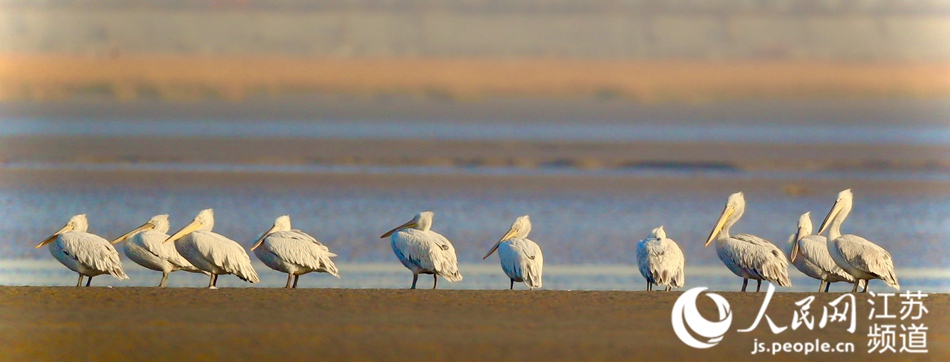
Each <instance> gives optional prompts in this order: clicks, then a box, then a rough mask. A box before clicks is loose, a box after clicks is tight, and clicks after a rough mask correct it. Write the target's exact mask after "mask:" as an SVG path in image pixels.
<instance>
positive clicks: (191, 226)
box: [164, 220, 201, 243]
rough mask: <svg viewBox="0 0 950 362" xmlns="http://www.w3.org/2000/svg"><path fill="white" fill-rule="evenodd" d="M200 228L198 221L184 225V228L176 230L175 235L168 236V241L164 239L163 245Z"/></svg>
mask: <svg viewBox="0 0 950 362" xmlns="http://www.w3.org/2000/svg"><path fill="white" fill-rule="evenodd" d="M200 227H201V222H200V221H198V220H195V221H192V222H191V224H188V225H185V227H183V228H181V230H178V232H177V233H175V235H172V236H169V237H168V239H165V241H164V242H165V243H167V242H169V241H175V240H178V239H181V237H182V236H185V235H188V234H190V233H191V232H192V231H195V230H198V228H200Z"/></svg>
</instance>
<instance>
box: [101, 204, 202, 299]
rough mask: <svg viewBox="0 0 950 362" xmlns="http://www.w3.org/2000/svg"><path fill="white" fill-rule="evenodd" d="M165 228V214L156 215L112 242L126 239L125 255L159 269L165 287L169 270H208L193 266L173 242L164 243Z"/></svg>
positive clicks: (161, 284)
mask: <svg viewBox="0 0 950 362" xmlns="http://www.w3.org/2000/svg"><path fill="white" fill-rule="evenodd" d="M168 228H169V225H168V215H155V216H153V217H152V218H151V219H150V220H149V221H148V222H146V223H145V224H142V226H139V227H137V228H135V229H134V230H132V231H129V232H127V233H125V235H122V236H120V237H118V238H117V239H115V240H113V241H112V243H113V244H118V243H120V242H122V241H123V240H126V239H128V242H126V243H125V255H126V256H128V257H129V259H132V261H134V262H135V263H136V264H138V265H141V266H143V267H145V268H148V269H151V270H155V271H160V272H162V281H161V282H159V283H158V286H159V287H165V282H167V281H168V273H171V272H173V271H177V270H184V271H188V272H192V273H204V274H208V272H206V271H204V270H201V269H198V268H195V266H194V265H191V263H189V262H188V260H185V258H183V257H182V256H181V254H178V251H177V250H175V245H173V244H166V243H164V241H165V239H168Z"/></svg>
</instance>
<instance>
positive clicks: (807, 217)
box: [785, 212, 854, 293]
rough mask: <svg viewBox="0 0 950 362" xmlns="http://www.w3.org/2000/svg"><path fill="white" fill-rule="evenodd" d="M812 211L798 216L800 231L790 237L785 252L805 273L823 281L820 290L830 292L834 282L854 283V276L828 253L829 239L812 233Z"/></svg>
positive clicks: (819, 286)
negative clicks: (829, 289) (829, 288)
mask: <svg viewBox="0 0 950 362" xmlns="http://www.w3.org/2000/svg"><path fill="white" fill-rule="evenodd" d="M811 230H812V229H811V213H810V212H806V213H804V214H802V216H801V217H799V218H798V232H796V233H795V234H792V235H791V236H789V237H788V242H787V243H786V244H785V252H786V253H788V255H789V261H791V262H792V265H795V267H796V268H798V270H799V271H801V272H802V273H803V274H805V275H807V276H810V277H812V278H815V279H818V280H820V281H821V284H819V285H818V291H819V292H821V290H822V289H824V290H825V292H826V293H827V292H828V287H829V286H831V283H834V282H849V283H854V277H852V276H851V275H850V274H848V273H846V272H845V271H844V270H843V269H841V268H840V267H838V265H837V264H835V261H834V260H832V259H831V254H829V253H828V239H826V238H825V237H824V236H821V235H811Z"/></svg>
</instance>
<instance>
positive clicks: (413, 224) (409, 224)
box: [379, 220, 419, 239]
mask: <svg viewBox="0 0 950 362" xmlns="http://www.w3.org/2000/svg"><path fill="white" fill-rule="evenodd" d="M416 226H419V223H418V222H416V220H409V222H407V223H405V224H402V225H399V226H397V227H396V228H395V229H392V230H389V231H387V232H386V233H385V234H383V236H380V237H379V238H380V239H382V238H385V237H387V236H390V235H392V234H393V233H395V232H397V231H399V230H402V229H407V228H414V227H416Z"/></svg>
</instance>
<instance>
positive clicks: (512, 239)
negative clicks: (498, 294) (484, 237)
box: [482, 215, 544, 289]
mask: <svg viewBox="0 0 950 362" xmlns="http://www.w3.org/2000/svg"><path fill="white" fill-rule="evenodd" d="M530 232H531V219H530V218H529V217H528V215H525V216H522V217H519V218H517V219H515V222H514V223H513V224H511V227H510V228H508V232H506V233H505V235H504V236H502V237H501V239H499V240H498V242H497V243H495V245H494V246H492V248H491V250H489V251H488V254H485V257H483V258H482V260H485V259H487V258H488V257H489V256H491V255H492V253H494V252H495V250H498V259H499V260H501V269H502V270H504V271H505V275H507V276H508V279H510V280H511V284H510V285H509V289H515V282H524V284H525V285H527V286H528V289H535V288H540V287H541V271H542V268H543V267H544V256H543V255H541V247H539V246H538V244H536V243H535V242H534V241H531V240H530V239H528V233H530Z"/></svg>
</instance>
